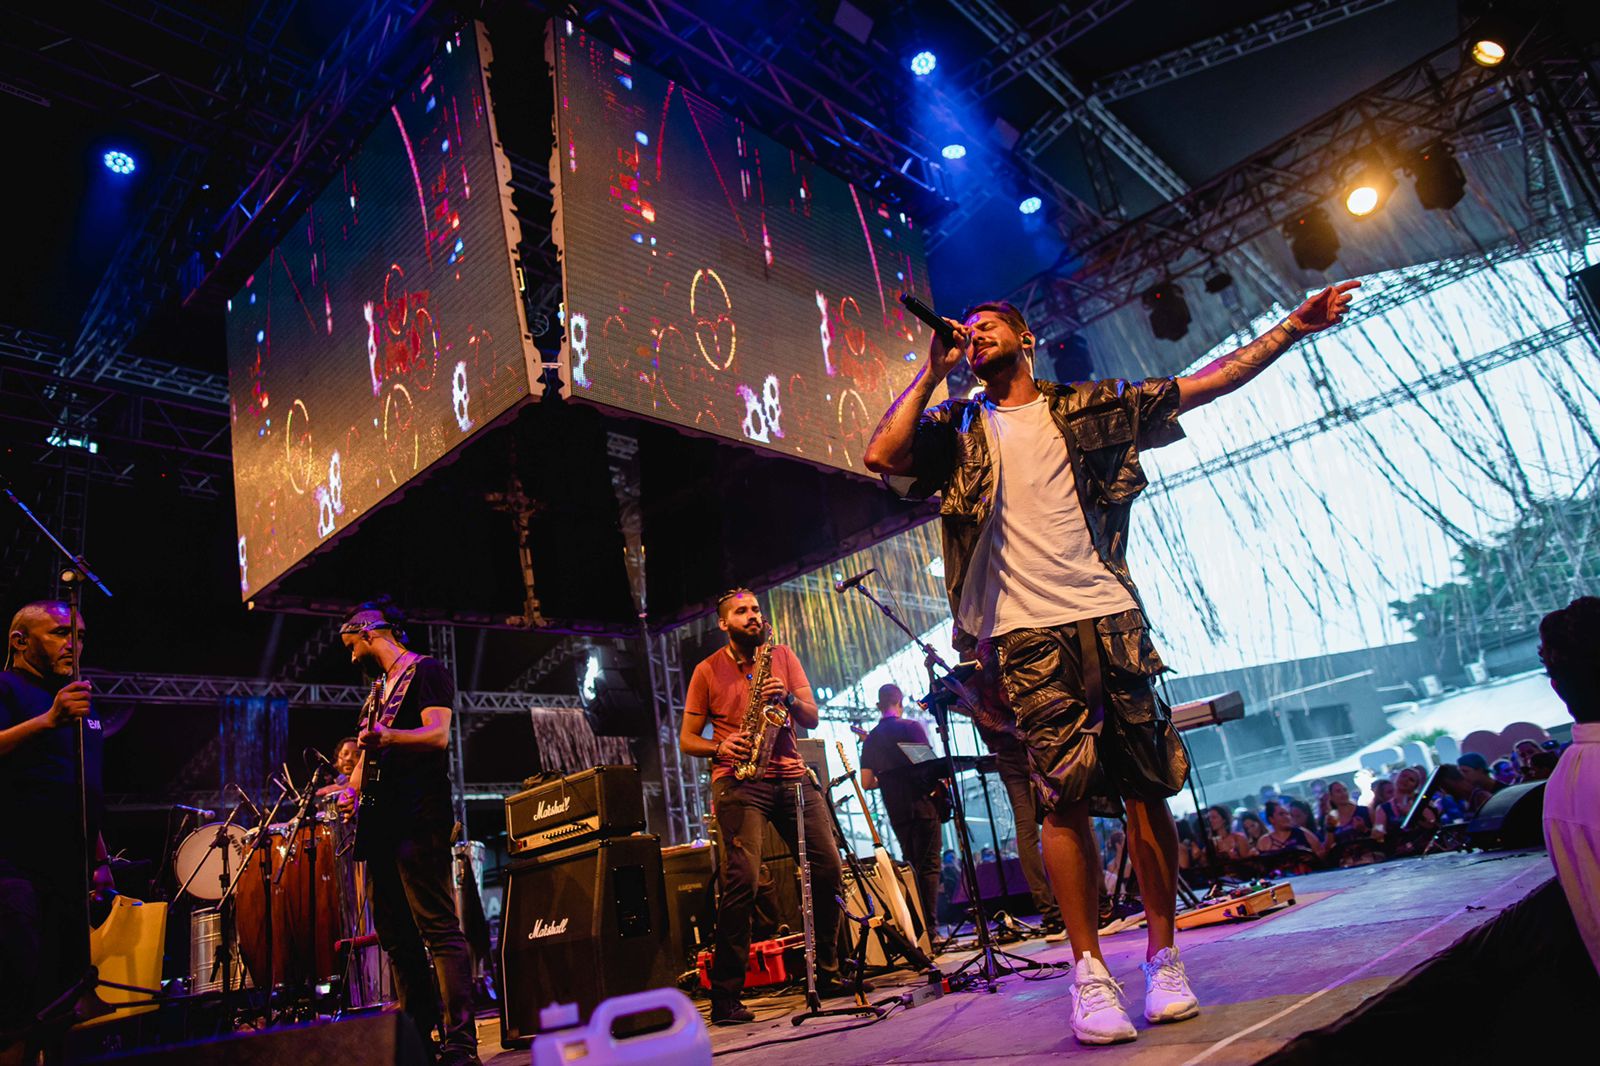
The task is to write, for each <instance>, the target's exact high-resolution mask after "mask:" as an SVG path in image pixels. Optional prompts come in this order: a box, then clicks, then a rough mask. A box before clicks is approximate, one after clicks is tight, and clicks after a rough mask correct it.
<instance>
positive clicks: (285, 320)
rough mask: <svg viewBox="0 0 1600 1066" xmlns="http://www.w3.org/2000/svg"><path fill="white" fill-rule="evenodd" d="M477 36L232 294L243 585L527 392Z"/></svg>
mask: <svg viewBox="0 0 1600 1066" xmlns="http://www.w3.org/2000/svg"><path fill="white" fill-rule="evenodd" d="M482 47H484V48H485V49H486V45H484V46H482ZM479 48H480V42H479V41H478V40H477V39H476V38H475V37H474V35H473V33H472V32H471V31H466V32H463V33H459V34H457V35H456V36H455V37H453V38H452V39H451V40H450V41H449V42H448V43H447V44H446V46H445V48H444V50H442V51H441V52H440V53H439V54H438V55H437V56H435V57H434V60H433V62H432V63H430V65H429V66H428V68H427V69H426V70H425V71H424V72H423V74H422V75H421V76H420V77H419V78H418V79H417V80H416V82H415V83H414V84H413V85H412V86H411V87H410V88H408V89H407V90H406V91H405V92H402V93H401V94H400V95H399V97H398V98H397V99H396V100H395V101H394V104H393V106H392V107H391V108H390V109H389V111H388V113H387V114H385V115H384V116H383V118H382V119H381V120H380V122H379V124H378V125H377V127H376V128H375V129H374V130H373V132H372V133H371V134H370V135H369V136H368V137H367V139H366V140H365V141H364V142H363V143H362V145H361V147H360V148H359V150H358V151H357V152H356V153H355V154H354V156H352V157H351V158H350V160H349V161H348V162H346V163H345V165H344V166H343V167H342V168H341V169H340V171H339V173H338V175H337V176H336V177H335V178H334V180H333V181H332V182H330V183H329V185H328V187H327V188H326V189H324V190H323V192H322V194H321V195H319V196H318V197H317V198H316V199H315V200H314V201H313V202H312V203H311V205H310V207H309V208H308V209H307V210H306V212H305V213H304V215H303V216H302V217H301V218H300V219H299V221H298V222H297V223H296V224H295V225H294V226H293V227H292V228H291V229H290V230H289V232H288V234H287V235H286V236H285V238H284V239H283V240H282V241H281V242H280V244H279V245H278V247H276V248H275V249H273V251H272V253H271V254H270V255H269V256H268V258H267V261H266V262H264V263H262V264H261V265H260V267H259V268H258V269H257V270H256V271H255V273H254V274H253V275H251V277H250V278H249V280H248V281H247V282H246V283H245V285H244V287H243V288H242V289H240V290H239V291H238V292H237V293H236V294H235V295H234V297H233V298H232V299H231V300H230V301H229V302H228V309H227V342H228V387H229V392H230V396H231V408H232V410H231V415H232V424H233V460H234V493H235V503H236V508H237V517H238V536H239V587H240V591H241V593H242V595H243V596H245V597H250V596H252V595H253V594H255V593H256V592H258V591H259V590H260V589H261V588H262V587H263V586H265V585H267V584H269V583H271V582H273V581H274V580H276V579H277V578H278V577H280V576H281V575H282V574H283V573H284V572H285V571H286V570H288V569H289V568H291V567H293V566H294V565H295V564H297V563H298V562H300V561H301V560H302V559H304V558H305V557H306V556H307V555H308V554H310V553H311V552H313V551H315V550H316V549H317V548H318V546H320V545H321V544H323V543H325V542H327V541H328V540H329V539H330V538H331V537H333V536H335V535H336V534H338V533H339V531H341V530H343V529H345V528H346V527H348V526H349V525H350V524H351V523H352V522H355V521H357V520H359V519H360V518H361V517H362V516H363V515H365V514H367V513H369V512H371V511H372V509H373V508H375V507H377V506H378V505H379V504H380V503H382V502H383V501H384V500H385V499H386V498H387V497H389V496H390V495H391V494H392V493H394V492H395V491H396V490H397V489H399V488H400V487H401V486H403V485H404V484H405V483H406V482H407V481H408V480H410V479H411V478H413V477H415V476H416V475H418V474H419V473H421V472H422V471H424V470H426V469H427V468H428V467H429V466H431V465H432V464H433V463H435V462H437V461H438V460H439V459H440V458H442V457H444V456H445V455H447V454H448V453H450V452H451V451H452V450H453V449H455V448H457V447H459V446H460V445H461V444H462V443H463V442H465V441H466V440H467V439H469V438H470V437H472V436H473V435H474V434H475V433H477V432H478V431H479V430H481V429H482V428H483V427H484V426H486V425H488V424H489V423H490V422H491V421H493V420H494V419H495V418H496V417H497V416H498V415H500V414H502V413H503V412H505V411H506V410H507V409H509V408H510V407H512V406H513V405H515V404H516V403H517V402H518V401H520V400H522V399H523V398H525V397H527V396H528V395H529V392H530V381H531V380H532V375H531V374H530V368H529V365H528V361H527V358H526V356H525V344H524V338H525V333H526V330H525V326H524V324H523V321H522V314H523V312H522V308H521V304H520V299H519V296H518V293H517V287H516V280H515V275H514V271H513V268H512V262H511V253H510V251H509V248H511V247H513V246H514V240H515V225H516V223H515V220H514V219H513V218H512V217H511V216H510V213H509V210H507V209H506V208H505V205H504V203H503V197H502V189H501V178H500V177H499V176H497V175H498V173H499V172H498V171H497V160H496V150H495V146H494V141H493V130H492V121H491V117H490V112H489V108H488V104H487V100H486V95H485V89H484V79H483V66H482V61H481V60H480V56H479ZM396 550H397V555H398V554H400V549H399V547H398V546H397V549H396Z"/></svg>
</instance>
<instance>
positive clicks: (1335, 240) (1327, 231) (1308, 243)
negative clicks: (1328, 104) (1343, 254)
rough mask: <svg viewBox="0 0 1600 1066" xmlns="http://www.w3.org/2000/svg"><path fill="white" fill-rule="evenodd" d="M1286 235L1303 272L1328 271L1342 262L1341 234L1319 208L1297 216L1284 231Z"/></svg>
mask: <svg viewBox="0 0 1600 1066" xmlns="http://www.w3.org/2000/svg"><path fill="white" fill-rule="evenodd" d="M1283 235H1284V237H1286V238H1288V241H1289V250H1290V251H1292V252H1293V253H1294V261H1295V263H1296V264H1297V265H1299V267H1300V269H1301V270H1315V271H1319V272H1320V271H1323V270H1327V269H1328V268H1329V267H1330V266H1332V265H1333V261H1334V260H1335V259H1337V258H1339V234H1338V233H1336V232H1335V231H1334V228H1333V223H1331V222H1329V221H1328V213H1327V212H1326V211H1324V210H1323V209H1322V208H1320V207H1312V208H1309V209H1307V210H1306V211H1305V213H1304V214H1301V215H1297V216H1296V217H1295V218H1294V219H1293V220H1292V221H1290V222H1289V223H1288V224H1286V225H1285V226H1284V227H1283Z"/></svg>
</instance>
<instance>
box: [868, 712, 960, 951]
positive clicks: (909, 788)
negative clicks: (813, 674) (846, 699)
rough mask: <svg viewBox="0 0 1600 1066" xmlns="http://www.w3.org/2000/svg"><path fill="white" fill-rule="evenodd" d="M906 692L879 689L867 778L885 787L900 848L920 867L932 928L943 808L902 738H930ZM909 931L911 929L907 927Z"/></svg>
mask: <svg viewBox="0 0 1600 1066" xmlns="http://www.w3.org/2000/svg"><path fill="white" fill-rule="evenodd" d="M904 702H905V694H904V693H903V692H901V691H900V687H899V686H898V685H884V686H883V687H882V688H880V689H878V714H879V715H880V716H881V717H880V718H879V719H878V724H877V725H876V726H874V727H873V730H872V732H870V733H868V734H867V739H866V743H864V744H862V746H861V784H862V786H863V787H865V788H875V789H878V790H879V791H880V792H882V793H883V805H884V807H885V809H887V810H888V812H889V827H890V828H891V829H893V830H894V838H895V840H897V841H899V843H900V854H901V856H902V857H903V858H904V859H905V860H906V862H908V863H910V864H911V868H912V869H913V870H915V871H916V872H917V895H918V896H920V897H921V898H922V919H923V922H924V923H926V924H927V925H928V927H929V928H932V926H933V921H934V913H935V911H934V908H935V906H936V904H937V902H938V898H939V840H940V825H941V822H940V818H939V808H938V806H937V804H936V803H935V802H934V798H933V794H932V792H931V790H930V789H929V788H928V786H927V783H926V782H922V781H919V780H918V779H917V775H916V772H915V771H914V770H913V769H912V768H911V766H912V764H911V760H910V759H909V758H908V757H907V756H906V753H905V752H904V751H902V750H901V749H900V745H901V744H926V743H928V731H927V730H926V729H924V728H922V724H921V723H920V722H913V721H911V720H910V719H908V718H906V717H904V714H905V710H904V707H903V704H904ZM907 935H908V936H909V935H910V934H909V932H908V933H907Z"/></svg>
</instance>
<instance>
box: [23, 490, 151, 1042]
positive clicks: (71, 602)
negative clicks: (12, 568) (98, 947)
mask: <svg viewBox="0 0 1600 1066" xmlns="http://www.w3.org/2000/svg"><path fill="white" fill-rule="evenodd" d="M0 490H3V491H4V492H5V494H6V498H7V499H8V500H10V501H11V502H12V503H13V504H15V505H16V507H17V509H18V510H19V511H21V512H22V513H23V515H25V516H26V517H27V519H28V521H30V522H32V523H33V524H34V525H35V526H36V527H37V528H38V530H39V532H40V533H43V534H44V536H45V539H46V540H48V541H49V542H50V543H51V544H54V545H55V546H56V550H57V551H59V552H60V553H61V554H62V556H63V557H65V558H66V560H67V566H66V568H65V569H63V570H62V571H61V582H62V584H64V585H66V586H67V615H68V617H67V621H68V624H69V625H70V626H71V630H70V632H71V634H72V635H71V637H70V638H69V639H71V641H72V680H73V681H74V682H78V681H82V680H83V642H82V641H80V640H79V639H78V619H79V617H80V616H81V613H82V611H81V608H82V595H81V592H80V589H81V588H82V586H83V583H84V582H86V581H87V582H89V583H90V584H92V585H94V587H95V588H97V589H99V590H100V591H101V592H102V593H104V594H105V597H106V598H107V599H111V598H112V596H111V590H110V589H108V588H107V587H106V584H105V582H104V581H101V580H100V576H99V575H98V574H96V573H95V572H94V568H93V567H91V566H90V565H89V561H88V560H87V559H85V558H84V557H83V554H82V553H81V552H74V551H73V550H72V549H71V548H68V547H67V546H66V545H65V544H63V543H61V541H60V540H59V539H58V538H57V537H56V535H55V534H54V533H52V532H51V531H50V527H49V526H47V525H45V524H44V522H43V521H41V520H40V518H39V516H38V515H36V514H34V513H33V510H32V508H30V507H29V506H28V505H27V504H25V503H23V502H22V500H21V499H19V498H18V497H17V494H16V493H15V492H13V491H11V484H10V481H9V480H8V479H6V478H4V477H0ZM74 728H75V730H76V739H77V744H76V747H77V764H78V839H79V843H80V844H81V845H82V847H81V850H80V857H79V869H78V872H79V873H80V874H81V875H82V879H83V895H82V907H83V940H82V941H81V942H80V948H81V950H82V957H83V959H84V960H85V962H86V965H85V969H84V972H83V974H82V976H81V977H80V978H79V979H78V981H77V982H76V983H75V984H74V985H73V986H72V988H71V989H70V990H69V992H68V995H67V996H63V997H62V998H61V999H58V1000H57V1001H56V1002H55V1003H52V1004H51V1005H50V1007H49V1008H47V1009H46V1012H45V1013H46V1014H49V1013H51V1012H55V1011H56V1010H57V1008H58V1007H61V1006H62V1005H63V1004H64V1003H67V1000H68V996H70V997H71V1002H70V1004H68V1009H70V1010H72V1011H73V1012H74V1013H76V1014H78V1015H80V1016H84V1017H92V1016H94V1015H98V1014H105V1013H107V1012H108V1011H110V1010H112V1009H113V1008H112V1007H111V1006H110V1005H109V1004H107V1003H105V1002H104V1001H102V1000H101V999H100V997H98V996H96V995H95V994H94V989H95V987H96V986H97V985H100V984H102V983H105V984H107V985H108V987H109V986H110V983H109V982H102V981H101V980H100V972H99V970H98V969H97V968H96V967H95V965H94V960H93V958H92V957H91V956H90V953H89V930H90V928H92V927H93V925H94V918H93V914H92V913H91V910H90V898H89V897H90V893H89V886H90V885H91V884H93V883H94V841H92V840H90V839H89V781H88V770H87V768H86V764H85V758H84V735H83V730H84V724H83V719H82V718H78V719H76V721H75V722H74ZM118 987H126V986H118ZM135 991H140V992H148V993H150V994H151V995H152V996H154V995H159V991H158V990H152V989H135Z"/></svg>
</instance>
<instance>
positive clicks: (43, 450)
mask: <svg viewBox="0 0 1600 1066" xmlns="http://www.w3.org/2000/svg"><path fill="white" fill-rule="evenodd" d="M0 351H4V352H5V354H10V352H9V351H5V350H4V347H3V346H0ZM47 365H48V364H44V365H38V364H37V363H36V364H35V365H26V364H19V363H16V362H12V361H10V360H6V359H0V420H3V421H4V422H6V423H8V424H10V425H13V426H18V427H31V429H32V432H31V433H28V434H26V435H25V436H24V438H23V439H24V440H26V441H28V447H29V458H30V459H31V461H33V462H34V463H36V464H40V465H44V466H57V465H62V464H65V463H66V460H65V459H64V458H63V457H64V456H65V455H66V453H69V452H70V453H72V454H73V456H74V458H75V464H67V465H62V471H63V475H64V476H65V474H66V472H67V470H68V468H69V467H71V469H72V470H73V471H74V472H76V473H80V474H82V475H84V476H87V478H88V479H89V480H91V481H99V482H106V483H111V484H120V485H127V484H132V483H133V481H134V467H135V464H134V461H133V458H132V456H133V454H134V453H137V454H139V455H143V456H145V457H147V458H148V459H151V460H154V461H157V462H159V463H160V465H161V469H162V472H163V473H165V474H166V475H167V476H168V477H172V478H175V483H176V484H177V486H178V489H179V491H181V492H183V493H184V494H186V495H190V496H196V497H199V498H202V499H214V498H216V497H218V496H219V495H221V494H222V492H223V491H224V489H225V487H226V486H227V484H228V482H229V479H230V478H231V476H232V462H233V460H232V456H231V454H230V427H229V424H228V413H227V408H226V407H222V406H213V405H210V404H200V403H194V402H192V401H188V400H183V399H178V398H175V397H170V396H160V395H156V394H146V393H142V392H139V391H136V390H134V389H130V388H125V387H122V386H121V385H120V384H107V383H105V382H96V381H89V380H85V379H76V378H63V377H60V376H58V375H56V374H52V373H50V372H49V371H48V370H47V369H45V368H44V367H45V366H47ZM13 432H15V431H13ZM30 438H31V439H30ZM108 446H109V447H108Z"/></svg>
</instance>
